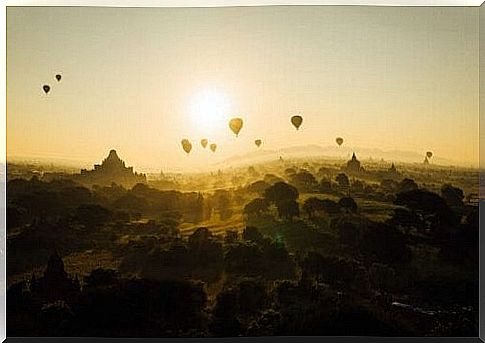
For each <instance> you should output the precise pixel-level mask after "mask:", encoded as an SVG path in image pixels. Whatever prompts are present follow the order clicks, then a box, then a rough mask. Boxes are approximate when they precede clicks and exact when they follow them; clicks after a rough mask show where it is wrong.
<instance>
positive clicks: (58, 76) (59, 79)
mask: <svg viewBox="0 0 485 343" xmlns="http://www.w3.org/2000/svg"><path fill="white" fill-rule="evenodd" d="M61 79H62V76H61V74H57V75H56V80H57V82H59V81H61Z"/></svg>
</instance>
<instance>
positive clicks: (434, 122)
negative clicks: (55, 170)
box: [7, 6, 479, 170]
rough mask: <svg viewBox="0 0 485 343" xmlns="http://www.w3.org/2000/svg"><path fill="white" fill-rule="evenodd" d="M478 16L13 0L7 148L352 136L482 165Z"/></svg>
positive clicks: (450, 11)
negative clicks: (233, 123)
mask: <svg viewBox="0 0 485 343" xmlns="http://www.w3.org/2000/svg"><path fill="white" fill-rule="evenodd" d="M478 24H479V21H478V8H476V7H467V8H465V7H453V8H439V7H428V8H423V7H419V8H403V7H331V6H321V7H320V6H309V7H300V6H298V7H296V6H291V7H260V8H256V7H246V8H205V9H204V8H193V9H188V8H185V9H177V8H136V9H135V8H99V7H98V8H46V7H44V8H26V7H18V8H8V9H7V156H8V158H10V157H12V158H13V157H18V156H29V157H55V158H71V159H75V160H82V161H88V162H89V161H92V163H97V162H100V161H101V159H102V158H103V157H105V156H106V155H107V153H108V151H109V150H110V149H112V148H114V149H117V150H118V153H119V155H120V156H121V157H122V158H123V159H125V160H126V161H127V164H128V165H133V166H135V169H137V168H138V169H139V170H140V169H146V168H149V167H150V168H164V169H165V170H175V169H188V168H191V167H194V166H201V165H204V166H207V165H210V164H211V163H212V162H216V161H221V160H223V159H225V158H227V157H229V156H232V155H235V154H244V153H247V152H251V151H255V150H256V147H255V145H254V140H255V139H257V138H261V139H262V140H263V147H264V148H265V149H277V148H281V147H287V146H294V145H304V144H318V145H322V146H326V145H333V144H335V137H336V136H342V137H344V139H345V143H344V144H345V145H347V146H350V147H365V148H382V149H384V150H393V149H399V150H410V151H415V152H423V154H424V152H425V151H427V150H431V151H433V152H434V154H435V156H440V157H443V158H447V159H451V160H457V161H459V162H462V163H467V164H474V165H477V164H478V153H479V152H478V146H479V144H478V142H479V129H478V127H479V125H478V117H479V116H478V101H479V87H478V71H479V66H478V58H479V54H478V49H479V39H478ZM56 73H61V74H62V75H63V79H62V81H61V82H60V83H57V81H56V80H55V78H54V75H55V74H56ZM45 83H48V84H50V85H51V86H52V89H51V92H50V93H49V94H48V95H45V94H44V93H43V91H42V85H43V84H45ZM295 113H299V114H301V115H302V116H303V117H304V122H303V125H302V127H301V129H300V130H299V131H298V132H297V131H296V130H295V129H294V128H293V127H292V126H291V124H290V122H289V119H290V116H291V115H292V114H295ZM233 116H240V117H242V118H243V119H244V121H245V123H244V127H243V129H242V131H241V133H240V135H239V137H238V138H236V137H234V135H233V134H232V132H231V131H230V130H229V128H228V126H227V120H228V119H229V118H230V117H233ZM204 137H205V138H208V139H209V141H211V142H212V141H214V142H216V143H218V150H217V152H216V154H212V153H210V151H205V150H203V149H202V148H201V147H200V145H199V143H198V142H199V140H200V139H201V138H204ZM182 138H188V139H190V140H192V141H193V144H194V148H193V150H192V153H191V154H190V156H186V154H185V153H184V152H183V150H182V148H181V145H180V140H181V139H182Z"/></svg>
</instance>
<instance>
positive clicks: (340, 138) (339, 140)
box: [335, 137, 344, 146]
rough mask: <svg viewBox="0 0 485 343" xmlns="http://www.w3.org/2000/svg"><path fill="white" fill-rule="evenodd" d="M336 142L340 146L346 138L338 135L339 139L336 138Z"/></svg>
mask: <svg viewBox="0 0 485 343" xmlns="http://www.w3.org/2000/svg"><path fill="white" fill-rule="evenodd" d="M335 142H337V144H338V145H339V146H340V145H342V143H343V142H344V139H343V138H342V137H337V139H335Z"/></svg>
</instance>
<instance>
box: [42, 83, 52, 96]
mask: <svg viewBox="0 0 485 343" xmlns="http://www.w3.org/2000/svg"><path fill="white" fill-rule="evenodd" d="M42 89H43V90H44V92H45V94H47V93H49V91H50V90H51V86H49V85H43V86H42Z"/></svg>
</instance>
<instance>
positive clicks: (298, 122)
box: [291, 115, 303, 130]
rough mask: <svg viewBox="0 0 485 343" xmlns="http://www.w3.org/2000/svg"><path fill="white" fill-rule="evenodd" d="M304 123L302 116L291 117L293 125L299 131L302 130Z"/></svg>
mask: <svg viewBox="0 0 485 343" xmlns="http://www.w3.org/2000/svg"><path fill="white" fill-rule="evenodd" d="M302 122H303V118H302V116H300V115H296V116H293V117H291V123H292V124H293V126H294V127H296V129H297V130H298V129H299V128H300V126H301V123H302Z"/></svg>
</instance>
